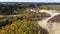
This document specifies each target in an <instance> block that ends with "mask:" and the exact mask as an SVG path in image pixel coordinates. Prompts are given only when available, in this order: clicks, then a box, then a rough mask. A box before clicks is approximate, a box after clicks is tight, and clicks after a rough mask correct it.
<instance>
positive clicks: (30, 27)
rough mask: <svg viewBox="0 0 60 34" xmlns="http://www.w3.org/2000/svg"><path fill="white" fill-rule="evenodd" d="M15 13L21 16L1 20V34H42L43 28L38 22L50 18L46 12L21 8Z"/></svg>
mask: <svg viewBox="0 0 60 34" xmlns="http://www.w3.org/2000/svg"><path fill="white" fill-rule="evenodd" d="M13 12H14V14H17V15H19V16H16V17H9V19H2V20H0V34H41V31H42V29H43V28H42V27H41V26H39V25H38V23H37V21H38V20H41V19H42V18H46V17H49V16H50V15H49V14H47V13H44V12H43V13H42V12H31V11H26V9H25V8H22V9H20V8H19V9H16V10H14V11H13ZM8 13H9V11H8ZM43 31H44V30H43ZM46 33H48V32H47V31H46ZM46 33H45V34H46Z"/></svg>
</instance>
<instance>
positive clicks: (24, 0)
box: [0, 0, 60, 3]
mask: <svg viewBox="0 0 60 34" xmlns="http://www.w3.org/2000/svg"><path fill="white" fill-rule="evenodd" d="M0 2H56V3H60V0H0Z"/></svg>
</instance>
